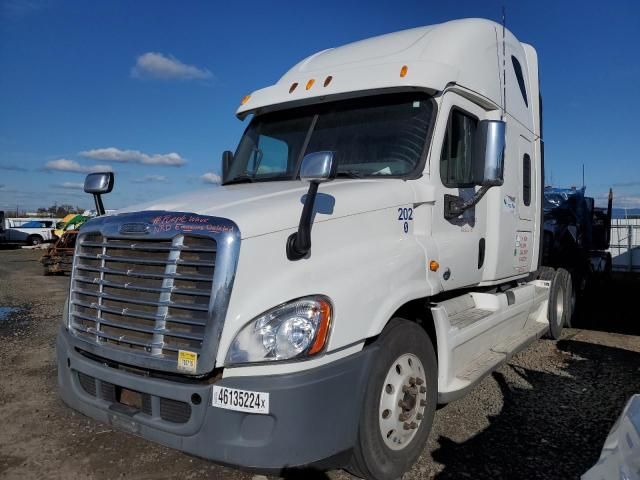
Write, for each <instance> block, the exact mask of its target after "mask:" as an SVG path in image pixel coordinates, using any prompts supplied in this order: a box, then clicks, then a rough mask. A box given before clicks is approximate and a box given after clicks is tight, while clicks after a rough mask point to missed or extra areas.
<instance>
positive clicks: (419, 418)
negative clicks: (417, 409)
mask: <svg viewBox="0 0 640 480" xmlns="http://www.w3.org/2000/svg"><path fill="white" fill-rule="evenodd" d="M423 418H424V415H422V414H421V413H418V414H416V420H422V419H423Z"/></svg>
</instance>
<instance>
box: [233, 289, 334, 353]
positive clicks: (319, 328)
mask: <svg viewBox="0 0 640 480" xmlns="http://www.w3.org/2000/svg"><path fill="white" fill-rule="evenodd" d="M331 310H332V309H331V303H330V302H329V299H328V298H326V297H322V296H313V297H305V298H300V299H298V300H293V301H291V302H289V303H285V304H284V305H281V306H279V307H276V308H274V309H271V310H269V311H268V312H265V313H263V314H262V315H260V316H259V317H258V318H255V319H253V320H251V321H250V322H249V323H248V324H247V325H245V326H244V327H243V328H242V330H240V332H239V333H238V335H237V336H236V338H235V340H234V341H233V343H232V344H231V348H230V349H229V353H228V354H227V360H226V362H225V363H226V364H227V365H231V364H238V363H255V362H272V361H277V360H290V359H293V358H302V357H309V356H312V355H315V354H317V353H319V352H321V351H322V350H323V349H324V347H325V346H326V344H327V339H328V338H329V330H330V329H331Z"/></svg>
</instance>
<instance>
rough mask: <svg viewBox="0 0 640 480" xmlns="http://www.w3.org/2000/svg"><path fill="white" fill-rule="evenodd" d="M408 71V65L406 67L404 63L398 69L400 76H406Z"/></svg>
mask: <svg viewBox="0 0 640 480" xmlns="http://www.w3.org/2000/svg"><path fill="white" fill-rule="evenodd" d="M408 71H409V67H407V66H406V65H403V66H402V68H401V69H400V76H401V77H406V76H407V72H408Z"/></svg>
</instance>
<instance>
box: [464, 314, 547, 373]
mask: <svg viewBox="0 0 640 480" xmlns="http://www.w3.org/2000/svg"><path fill="white" fill-rule="evenodd" d="M547 328H548V325H547V324H544V323H534V324H533V325H531V326H529V327H527V328H525V329H524V330H522V331H521V332H519V333H518V335H513V336H512V337H509V338H507V339H506V340H505V341H503V342H501V343H499V344H497V345H495V346H494V347H492V348H490V349H489V351H488V352H485V353H483V354H482V355H480V356H479V357H477V358H476V359H475V360H474V361H472V362H471V363H469V364H468V365H467V366H466V367H465V368H464V369H463V370H462V371H460V372H459V373H457V374H456V378H457V379H459V380H462V381H463V382H467V383H469V384H474V383H476V382H478V381H479V380H481V379H482V378H483V377H484V376H485V375H486V374H487V373H489V372H491V371H493V370H496V369H497V368H498V367H500V366H501V365H502V364H503V363H506V362H507V361H508V360H509V359H511V357H513V356H514V355H515V354H516V353H518V352H519V351H521V350H523V349H524V348H526V347H527V346H529V345H530V344H531V343H533V342H534V341H536V340H537V339H538V338H540V337H541V336H542V335H544V333H545V332H546V331H547Z"/></svg>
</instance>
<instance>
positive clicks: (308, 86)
mask: <svg viewBox="0 0 640 480" xmlns="http://www.w3.org/2000/svg"><path fill="white" fill-rule="evenodd" d="M314 83H316V81H315V80H314V79H313V78H311V79H309V81H308V82H307V86H306V87H305V88H306V89H307V90H309V89H310V88H311V87H313V84H314Z"/></svg>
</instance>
